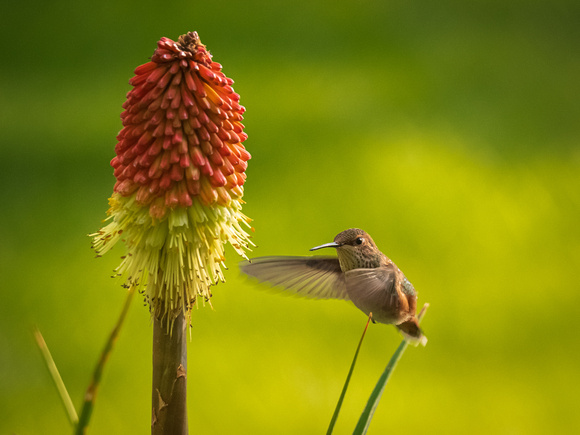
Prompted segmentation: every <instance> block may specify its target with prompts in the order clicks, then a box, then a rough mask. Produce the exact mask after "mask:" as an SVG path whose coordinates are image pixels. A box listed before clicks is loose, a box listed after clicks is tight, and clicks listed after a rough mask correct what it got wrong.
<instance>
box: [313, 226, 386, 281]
mask: <svg viewBox="0 0 580 435" xmlns="http://www.w3.org/2000/svg"><path fill="white" fill-rule="evenodd" d="M321 248H336V253H337V254H338V261H339V262H340V268H341V269H342V271H343V272H346V271H348V270H351V269H363V268H374V267H379V266H380V265H381V259H382V257H383V254H382V253H381V251H379V249H378V248H377V245H375V242H374V241H373V239H372V238H371V236H369V235H368V234H367V233H366V232H364V231H363V230H360V229H358V228H351V229H348V230H345V231H343V232H342V233H339V234H338V235H337V236H336V237H335V238H334V242H331V243H325V244H324V245H320V246H316V247H314V248H312V249H311V251H314V250H317V249H321Z"/></svg>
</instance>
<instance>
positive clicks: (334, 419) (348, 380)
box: [326, 313, 373, 435]
mask: <svg viewBox="0 0 580 435" xmlns="http://www.w3.org/2000/svg"><path fill="white" fill-rule="evenodd" d="M372 317H373V313H371V314H370V315H369V319H368V320H367V324H366V326H365V329H364V331H363V333H362V336H361V338H360V341H359V342H358V346H357V348H356V352H355V353H354V358H353V360H352V364H351V365H350V370H349V371H348V375H347V376H346V381H345V382H344V387H342V392H341V393H340V397H339V399H338V403H337V404H336V408H335V409H334V414H333V415H332V419H331V420H330V425H329V426H328V430H327V431H326V435H330V434H331V433H332V430H333V429H334V425H335V424H336V419H337V418H338V413H339V412H340V408H341V407H342V402H343V400H344V396H345V395H346V390H347V388H348V384H349V382H350V378H351V376H352V372H353V371H354V366H355V364H356V359H357V358H358V351H359V350H360V347H361V344H362V342H363V339H364V338H365V334H366V332H367V328H368V327H369V323H370V321H371V318H372Z"/></svg>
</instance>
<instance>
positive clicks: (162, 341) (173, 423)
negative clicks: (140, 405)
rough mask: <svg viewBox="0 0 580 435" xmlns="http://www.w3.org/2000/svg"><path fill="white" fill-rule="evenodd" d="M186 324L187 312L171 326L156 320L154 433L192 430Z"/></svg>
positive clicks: (152, 427)
mask: <svg viewBox="0 0 580 435" xmlns="http://www.w3.org/2000/svg"><path fill="white" fill-rule="evenodd" d="M186 326H187V322H186V321H185V317H184V315H183V313H180V314H179V316H178V317H177V318H176V319H175V320H174V321H173V324H172V325H171V328H170V329H169V328H167V323H166V321H161V320H159V319H157V318H155V320H154V322H153V385H152V404H153V407H152V412H151V434H152V435H168V434H179V435H187V433H188V431H187V406H186V404H187V401H186V392H187V346H186V344H187V341H186ZM168 329H169V330H168Z"/></svg>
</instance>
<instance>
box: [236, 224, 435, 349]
mask: <svg viewBox="0 0 580 435" xmlns="http://www.w3.org/2000/svg"><path fill="white" fill-rule="evenodd" d="M324 248H335V249H336V253H337V255H338V256H337V257H332V256H310V257H284V256H272V257H257V258H253V259H251V260H250V261H243V262H241V263H240V270H241V271H242V272H243V273H244V274H246V275H248V276H250V277H254V278H257V279H258V280H259V281H262V282H266V283H269V284H270V285H272V286H275V287H281V288H283V289H284V290H287V291H289V292H292V293H295V294H297V295H300V296H304V297H307V298H314V299H344V300H347V301H348V300H350V301H352V303H353V304H354V305H355V306H356V307H357V308H358V309H360V310H361V311H362V312H363V313H365V314H366V315H367V316H368V315H370V313H372V320H373V322H379V323H385V324H392V325H395V326H396V327H397V328H398V330H399V331H400V332H401V334H402V335H403V337H404V338H405V339H406V340H407V341H408V342H410V343H411V344H413V345H415V346H416V345H418V344H419V343H421V344H422V345H423V346H425V344H426V343H427V337H425V336H424V335H423V333H422V331H421V328H419V321H418V320H417V316H416V310H417V292H416V291H415V288H414V287H413V285H412V284H411V282H410V281H409V280H408V279H407V278H406V277H405V275H404V274H403V272H401V270H400V269H399V268H398V267H397V266H396V265H395V263H393V261H392V260H391V259H389V257H387V256H386V255H385V254H383V253H382V252H381V251H380V250H379V248H377V245H376V244H375V242H374V241H373V239H372V238H371V236H370V235H368V234H367V233H366V232H364V231H363V230H361V229H358V228H350V229H348V230H345V231H343V232H341V233H339V234H338V235H337V236H336V237H335V238H334V241H333V242H330V243H325V244H323V245H320V246H315V247H314V248H312V249H310V250H311V251H316V250H318V249H324Z"/></svg>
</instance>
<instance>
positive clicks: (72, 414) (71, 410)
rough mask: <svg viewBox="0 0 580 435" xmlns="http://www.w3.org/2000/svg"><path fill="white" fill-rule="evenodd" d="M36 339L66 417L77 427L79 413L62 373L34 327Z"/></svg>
mask: <svg viewBox="0 0 580 435" xmlns="http://www.w3.org/2000/svg"><path fill="white" fill-rule="evenodd" d="M34 338H35V339H36V344H37V345H38V348H39V349H40V352H41V353H42V357H43V358H44V362H45V364H46V367H47V368H48V371H49V373H50V377H51V378H52V381H53V382H54V385H55V386H56V389H57V390H58V395H59V396H60V400H61V402H62V404H63V405H64V409H65V411H66V415H67V416H68V420H69V421H70V424H71V425H73V426H75V425H76V424H77V423H78V421H79V417H78V415H77V411H76V410H75V407H74V405H73V403H72V400H71V399H70V396H69V394H68V391H67V389H66V386H65V385H64V382H63V380H62V378H61V377H60V373H59V372H58V369H57V368H56V364H55V362H54V360H53V359H52V355H51V354H50V351H49V350H48V346H47V345H46V341H44V337H43V336H42V334H41V333H40V330H39V329H38V328H37V327H34Z"/></svg>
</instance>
